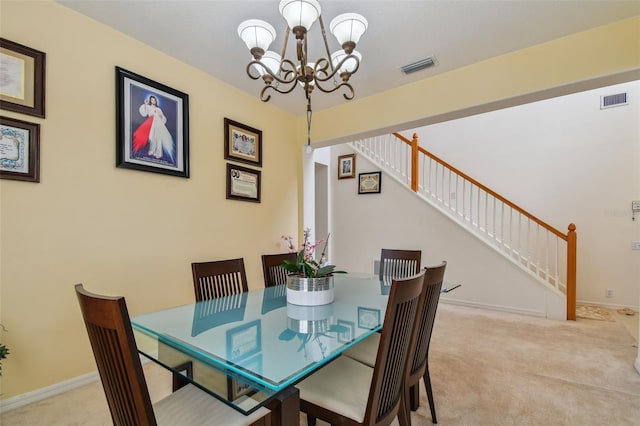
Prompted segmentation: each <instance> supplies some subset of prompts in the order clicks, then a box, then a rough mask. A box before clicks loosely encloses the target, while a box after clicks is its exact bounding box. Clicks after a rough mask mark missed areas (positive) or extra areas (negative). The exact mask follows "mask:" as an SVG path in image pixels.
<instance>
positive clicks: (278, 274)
mask: <svg viewBox="0 0 640 426" xmlns="http://www.w3.org/2000/svg"><path fill="white" fill-rule="evenodd" d="M297 256H298V255H297V253H281V254H263V255H262V272H263V273H264V286H265V287H273V286H274V285H280V284H286V283H287V271H286V269H284V268H283V267H282V263H283V261H284V260H285V259H286V260H290V261H292V262H295V261H296V257H297Z"/></svg>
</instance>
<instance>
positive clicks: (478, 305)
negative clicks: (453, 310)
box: [440, 297, 547, 318]
mask: <svg viewBox="0 0 640 426" xmlns="http://www.w3.org/2000/svg"><path fill="white" fill-rule="evenodd" d="M440 302H442V303H449V304H451V305H460V306H468V307H470V308H479V309H488V310H491V311H500V312H510V313H512V314H520V315H529V316H534V317H542V318H545V317H546V316H547V314H546V313H545V312H544V311H537V310H533V309H521V308H514V307H511V306H500V305H490V304H488V303H478V302H471V301H468V300H460V299H451V298H443V297H441V298H440Z"/></svg>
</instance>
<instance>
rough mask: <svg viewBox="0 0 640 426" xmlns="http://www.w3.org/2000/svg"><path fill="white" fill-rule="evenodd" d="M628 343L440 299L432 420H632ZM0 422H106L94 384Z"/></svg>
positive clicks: (612, 335)
mask: <svg viewBox="0 0 640 426" xmlns="http://www.w3.org/2000/svg"><path fill="white" fill-rule="evenodd" d="M636 336H637V334H636ZM635 344H636V338H634V337H632V335H631V334H630V333H629V332H628V331H627V330H626V329H625V328H624V326H623V325H622V323H621V322H618V321H614V322H610V321H592V320H583V319H578V320H577V321H552V320H546V319H543V318H533V317H526V316H521V315H514V314H509V313H501V312H495V311H486V310H480V309H473V308H465V307H460V306H454V305H449V304H444V303H442V304H440V306H439V308H438V315H437V318H436V325H435V328H434V335H433V339H432V342H431V357H430V369H431V380H432V384H433V389H434V394H435V400H436V409H437V415H438V423H439V424H440V425H444V426H447V425H478V426H501V425H504V426H507V425H508V426H511V425H532V426H533V425H535V426H538V425H540V426H542V425H544V426H550V425H559V426H562V425H567V426H574V425H580V426H590V425H593V426H596V425H597V426H601V425H615V426H626V425H629V426H631V425H633V426H637V425H638V424H640V375H639V374H638V373H637V372H636V370H635V369H634V367H633V363H634V361H635V358H636V356H637V348H636V347H634V345H635ZM145 375H146V377H147V381H148V383H149V388H150V392H151V394H152V399H153V400H157V399H159V398H161V397H163V396H164V395H166V394H167V393H168V392H170V389H171V381H170V376H169V374H167V373H166V371H164V370H163V369H162V368H161V367H158V366H157V365H155V364H152V363H149V364H147V365H145ZM420 397H421V398H420V400H421V406H420V409H419V410H418V411H417V412H415V413H412V423H413V425H418V426H422V425H430V424H431V417H430V414H429V407H428V405H427V401H426V397H425V395H424V387H423V386H421V395H420ZM0 424H1V425H2V426H14V425H21V426H32V425H33V426H40V425H90V426H94V425H96V426H97V425H108V424H110V420H109V415H108V410H107V407H106V402H105V399H104V394H103V393H102V388H101V386H100V385H99V384H98V383H95V384H92V385H87V386H84V387H83V388H80V389H77V390H74V391H70V392H68V393H67V394H64V395H60V396H56V397H53V398H49V399H47V400H44V401H41V402H38V403H35V404H32V405H31V406H27V407H23V408H19V409H16V410H13V411H11V412H8V413H5V414H4V415H2V416H0ZM304 424H306V423H305V422H304V416H301V422H300V425H304ZM318 424H319V425H325V423H322V422H318ZM176 426H181V425H176ZM185 426H187V425H185Z"/></svg>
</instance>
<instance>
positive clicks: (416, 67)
mask: <svg viewBox="0 0 640 426" xmlns="http://www.w3.org/2000/svg"><path fill="white" fill-rule="evenodd" d="M436 63H437V62H436V58H435V56H429V57H428V58H426V59H422V60H420V61H418V62H414V63H412V64H409V65H404V66H403V67H402V68H400V69H401V70H402V72H403V73H405V74H411V73H412V72H416V71H420V70H423V69H425V68H429V67H432V66H434V65H436Z"/></svg>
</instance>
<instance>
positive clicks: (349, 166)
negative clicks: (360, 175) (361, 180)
mask: <svg viewBox="0 0 640 426" xmlns="http://www.w3.org/2000/svg"><path fill="white" fill-rule="evenodd" d="M355 177H356V155H355V154H347V155H341V156H339V157H338V179H353V178H355Z"/></svg>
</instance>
